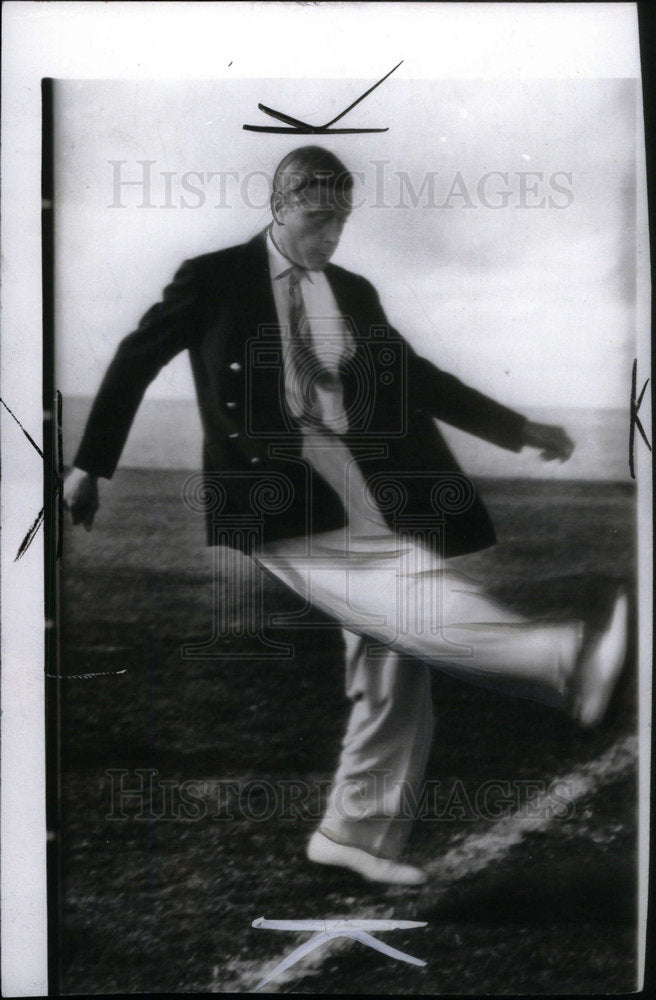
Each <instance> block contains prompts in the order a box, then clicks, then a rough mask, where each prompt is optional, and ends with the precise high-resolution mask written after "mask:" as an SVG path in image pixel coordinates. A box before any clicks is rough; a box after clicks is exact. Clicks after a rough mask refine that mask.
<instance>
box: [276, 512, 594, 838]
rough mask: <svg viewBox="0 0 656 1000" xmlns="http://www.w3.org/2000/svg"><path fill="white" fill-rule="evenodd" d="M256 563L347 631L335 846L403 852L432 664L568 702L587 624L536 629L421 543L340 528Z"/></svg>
mask: <svg viewBox="0 0 656 1000" xmlns="http://www.w3.org/2000/svg"><path fill="white" fill-rule="evenodd" d="M256 560H257V562H259V563H260V564H261V565H262V566H264V567H265V568H266V569H267V570H268V571H269V572H271V573H273V574H274V575H275V576H276V577H278V579H280V580H282V581H283V582H284V583H286V584H287V585H288V586H290V587H291V588H292V589H293V590H295V591H296V592H297V593H298V594H299V595H300V596H301V597H303V598H304V599H305V600H307V601H309V602H310V603H312V604H314V605H316V606H317V607H319V608H321V609H323V610H324V611H327V612H328V613H329V614H330V615H332V616H333V617H335V618H337V620H338V621H339V622H340V623H341V624H342V626H343V627H344V630H345V637H346V647H347V694H348V697H349V698H350V699H351V701H352V704H353V707H352V711H351V717H350V719H349V723H348V728H347V732H346V736H345V738H344V741H343V746H342V753H341V757H340V763H339V767H338V770H337V774H336V776H335V781H334V787H333V790H332V792H331V795H330V797H329V802H328V807H327V811H326V815H325V817H324V820H323V822H322V825H321V829H322V830H323V831H324V832H325V833H327V834H328V835H330V836H332V837H333V838H334V839H335V840H338V841H340V842H343V843H348V844H352V845H353V846H358V847H362V848H364V849H366V850H369V851H371V852H372V853H376V854H379V855H380V856H385V857H395V856H397V855H398V853H399V852H400V851H401V850H402V848H403V844H404V842H405V839H406V837H407V834H408V833H409V828H410V824H411V821H412V815H411V804H412V802H413V801H414V802H417V801H419V795H420V791H421V784H422V781H423V774H424V766H425V761H426V757H427V754H428V749H429V746H430V739H431V735H432V713H431V700H430V684H429V675H428V671H427V668H426V664H430V666H433V667H437V668H438V669H440V670H443V671H446V672H447V673H450V674H453V675H455V676H457V677H461V678H463V679H465V680H469V681H473V682H474V683H477V684H483V685H485V686H488V687H494V688H497V689H499V690H502V691H504V692H507V693H509V694H515V695H519V696H524V697H530V698H533V699H535V700H537V701H541V702H543V703H546V704H549V705H554V706H559V705H564V703H565V700H566V697H567V682H568V679H569V677H570V674H571V672H572V669H573V667H574V664H575V662H576V657H577V655H578V652H579V649H580V645H581V625H580V623H578V622H550V621H530V620H528V619H526V618H525V617H523V616H521V615H519V614H517V613H516V612H514V611H511V610H510V609H508V608H506V607H504V606H503V605H501V604H499V603H497V602H495V601H492V600H491V599H490V598H489V597H487V596H486V594H485V593H484V592H483V590H482V589H481V588H480V587H479V586H477V585H476V584H475V583H474V582H472V581H471V580H470V579H468V578H467V577H466V576H464V575H463V574H462V573H461V572H459V571H457V570H454V569H452V568H450V567H449V563H448V560H442V559H440V557H439V556H437V555H435V554H433V553H431V552H429V551H428V550H427V549H425V548H424V547H423V546H422V545H421V544H420V543H413V542H412V541H405V540H397V539H396V538H395V537H394V535H392V534H391V533H387V534H382V533H381V534H377V535H371V536H367V537H365V536H360V537H359V538H358V537H357V536H353V535H351V534H349V535H347V533H346V532H345V531H343V530H340V531H335V532H326V533H324V534H321V535H315V536H313V537H312V539H307V538H303V539H292V540H289V539H285V540H284V541H282V542H278V543H273V544H270V545H268V546H267V547H266V549H265V551H264V552H263V553H261V554H260V555H258V556H257V557H256ZM381 644H382V648H381ZM420 661H424V662H420Z"/></svg>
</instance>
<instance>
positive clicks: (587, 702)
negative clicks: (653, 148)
mask: <svg viewBox="0 0 656 1000" xmlns="http://www.w3.org/2000/svg"><path fill="white" fill-rule="evenodd" d="M628 623H629V599H628V596H627V593H626V591H625V590H620V592H619V594H618V595H617V597H616V598H615V602H614V604H613V608H612V610H611V613H610V616H609V619H608V623H607V625H606V628H605V629H603V630H602V631H600V632H597V633H596V634H593V635H592V636H591V637H590V640H589V641H588V642H586V643H585V644H584V646H583V648H582V650H581V654H580V658H579V662H578V664H577V667H576V669H575V672H574V678H573V687H574V691H573V697H572V702H571V708H570V711H571V714H572V716H573V717H574V718H575V719H576V720H577V721H578V722H580V724H581V725H582V726H583V727H584V728H585V729H591V728H592V727H593V726H596V725H597V724H598V723H599V722H601V720H602V719H603V717H604V715H605V712H606V709H607V708H608V703H609V702H610V699H611V697H612V695H613V691H614V690H615V685H616V684H617V681H618V680H619V677H620V674H621V672H622V667H623V666H624V660H625V658H626V645H627V636H628Z"/></svg>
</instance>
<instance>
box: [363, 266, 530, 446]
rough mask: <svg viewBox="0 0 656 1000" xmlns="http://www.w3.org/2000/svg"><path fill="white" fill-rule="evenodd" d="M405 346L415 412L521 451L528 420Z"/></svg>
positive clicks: (409, 392)
mask: <svg viewBox="0 0 656 1000" xmlns="http://www.w3.org/2000/svg"><path fill="white" fill-rule="evenodd" d="M367 285H369V289H370V290H371V292H372V293H373V295H374V297H375V301H376V306H375V308H376V309H377V310H378V312H379V313H380V316H381V317H382V321H383V322H384V323H385V324H386V325H388V326H389V324H388V322H387V318H386V316H385V313H384V311H383V308H382V306H381V304H380V300H379V298H378V293H377V292H376V290H375V288H374V287H373V286H372V285H370V284H369V282H367ZM392 333H393V335H394V334H395V335H396V336H398V337H399V339H400V340H402V341H403V338H402V337H401V335H400V334H398V333H396V331H394V330H392ZM403 342H404V344H405V351H406V359H407V368H406V370H407V392H408V399H409V400H410V405H411V406H412V407H413V408H414V409H415V410H423V411H425V412H426V413H430V415H431V416H432V417H435V419H437V420H443V421H444V422H445V423H447V424H452V425H453V426H454V427H458V428H460V430H463V431H467V432H468V433H469V434H474V435H475V436H476V437H480V438H483V439H484V440H486V441H490V442H491V443H492V444H496V445H498V446H499V447H501V448H507V449H508V450H510V451H521V449H522V447H523V441H522V430H523V427H524V425H525V423H526V417H524V416H522V415H521V414H519V413H516V412H515V411H514V410H511V409H509V408H508V407H506V406H503V405H502V404H501V403H497V402H496V401H495V400H493V399H491V398H490V397H489V396H486V395H484V393H482V392H478V391H477V390H476V389H472V388H471V387H470V386H468V385H465V383H464V382H461V381H460V379H458V378H456V377H455V376H454V375H449V374H448V372H444V371H442V370H441V369H440V368H438V367H437V366H436V365H434V364H433V363H432V362H430V361H428V360H427V359H426V358H422V357H420V356H419V355H418V354H416V353H415V351H414V350H413V349H412V347H411V346H410V345H409V344H408V343H407V341H403Z"/></svg>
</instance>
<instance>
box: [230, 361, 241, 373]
mask: <svg viewBox="0 0 656 1000" xmlns="http://www.w3.org/2000/svg"><path fill="white" fill-rule="evenodd" d="M230 371H231V372H240V371H241V365H240V364H239V362H238V361H233V362H232V364H231V365H230Z"/></svg>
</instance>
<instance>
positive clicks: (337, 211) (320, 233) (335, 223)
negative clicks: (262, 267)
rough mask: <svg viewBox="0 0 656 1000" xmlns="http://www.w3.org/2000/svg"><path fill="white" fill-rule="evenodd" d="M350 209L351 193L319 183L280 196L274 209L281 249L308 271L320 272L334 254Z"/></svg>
mask: <svg viewBox="0 0 656 1000" xmlns="http://www.w3.org/2000/svg"><path fill="white" fill-rule="evenodd" d="M350 212H351V196H350V194H349V193H348V192H344V191H337V192H335V191H330V190H328V189H327V188H326V187H324V186H322V185H316V186H315V187H312V188H309V189H308V190H307V191H304V192H302V193H301V194H298V195H296V194H291V195H290V196H289V198H288V199H287V200H284V201H283V200H282V199H280V203H279V204H278V206H277V210H276V213H275V215H276V221H277V222H278V223H279V225H280V227H281V228H280V229H279V230H278V231H277V236H278V239H279V241H280V243H281V246H282V249H283V250H284V252H285V253H286V254H287V256H288V257H290V258H291V260H293V261H294V262H295V263H296V264H300V265H301V266H302V267H305V268H307V269H308V270H309V271H323V269H324V267H325V266H326V264H327V263H328V261H329V260H330V258H331V257H332V255H333V254H334V253H335V250H336V249H337V245H338V243H339V240H340V237H341V235H342V230H343V228H344V223H345V222H346V220H347V219H348V217H349V215H350Z"/></svg>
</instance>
